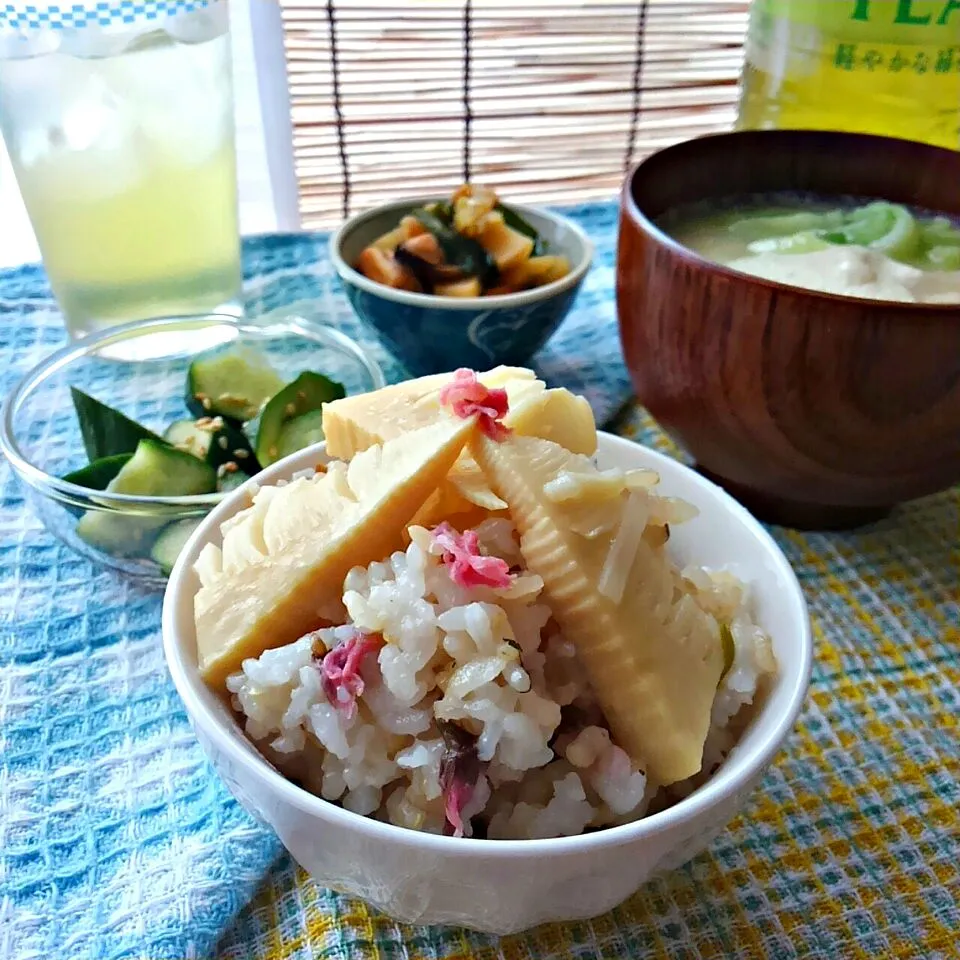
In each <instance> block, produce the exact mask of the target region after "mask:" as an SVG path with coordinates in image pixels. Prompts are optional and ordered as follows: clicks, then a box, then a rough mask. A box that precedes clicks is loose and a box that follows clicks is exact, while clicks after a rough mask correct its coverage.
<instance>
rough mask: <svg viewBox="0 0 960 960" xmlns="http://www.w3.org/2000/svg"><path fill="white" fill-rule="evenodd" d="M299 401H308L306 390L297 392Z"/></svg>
mask: <svg viewBox="0 0 960 960" xmlns="http://www.w3.org/2000/svg"><path fill="white" fill-rule="evenodd" d="M297 399H298V400H306V399H307V394H306V391H305V390H298V391H297Z"/></svg>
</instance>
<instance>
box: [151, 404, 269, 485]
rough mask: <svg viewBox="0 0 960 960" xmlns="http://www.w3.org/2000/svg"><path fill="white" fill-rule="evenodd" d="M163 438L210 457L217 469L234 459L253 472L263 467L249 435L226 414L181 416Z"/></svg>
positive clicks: (193, 452)
mask: <svg viewBox="0 0 960 960" xmlns="http://www.w3.org/2000/svg"><path fill="white" fill-rule="evenodd" d="M163 439H164V440H166V441H167V443H172V444H173V445H174V446H175V447H176V448H177V449H178V450H183V451H184V453H191V454H193V456H195V457H197V458H199V459H200V460H206V462H207V463H209V464H210V466H211V467H213V468H214V469H217V468H218V467H220V466H221V465H222V464H225V463H231V462H232V463H236V464H237V466H238V468H240V469H242V470H244V471H245V472H247V473H250V474H253V473H259V471H260V464H259V463H257V458H256V456H255V454H254V452H253V447H252V446H251V444H250V440H249V439H248V437H247V435H246V434H245V433H244V432H243V430H242V429H241V428H240V427H239V426H238V425H237V424H236V423H235V422H234V421H232V420H227V419H226V418H224V417H201V418H200V419H199V420H177V421H175V422H174V423H171V424H170V426H169V427H167V430H166V432H165V433H164V435H163Z"/></svg>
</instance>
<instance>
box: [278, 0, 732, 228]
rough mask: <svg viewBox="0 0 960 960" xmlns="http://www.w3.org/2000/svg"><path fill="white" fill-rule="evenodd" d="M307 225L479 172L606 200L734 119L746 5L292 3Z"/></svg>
mask: <svg viewBox="0 0 960 960" xmlns="http://www.w3.org/2000/svg"><path fill="white" fill-rule="evenodd" d="M279 3H280V6H281V12H282V18H283V24H284V42H285V48H286V55H287V70H288V78H289V86H290V97H291V109H292V116H293V127H294V156H295V162H296V171H297V179H298V184H299V194H300V206H301V214H302V219H303V225H304V226H305V227H322V226H329V225H330V224H332V223H334V222H336V221H338V220H339V219H340V218H341V217H343V216H345V215H346V214H348V213H352V212H355V211H356V210H359V209H363V208H365V207H368V206H371V205H373V204H376V203H379V202H382V201H384V200H387V199H390V198H398V197H403V196H417V195H427V194H431V193H445V192H448V191H450V190H452V189H453V187H455V186H456V185H457V184H458V183H460V182H462V181H463V180H466V179H473V180H475V181H477V182H484V183H490V184H491V185H493V186H495V187H497V188H499V189H500V190H502V192H503V194H504V195H505V196H510V197H514V198H516V199H520V200H529V201H531V202H551V203H552V202H575V201H578V200H584V199H588V198H595V197H609V196H611V195H612V194H613V193H614V192H615V191H616V190H617V189H618V187H619V185H620V182H621V180H622V177H623V172H624V169H625V168H626V167H627V166H629V165H630V163H632V162H633V161H635V160H637V159H639V158H640V157H642V156H643V155H645V154H647V153H648V152H650V151H651V150H654V149H657V148H659V147H661V146H665V145H667V144H669V143H672V142H675V141H677V140H682V139H686V138H688V137H692V136H697V135H700V134H704V133H708V132H712V131H716V130H721V129H725V128H727V127H728V126H729V125H730V123H731V122H732V120H733V115H734V106H735V101H736V85H737V78H738V74H739V70H740V65H741V60H742V48H743V39H744V34H745V31H746V16H747V7H748V6H749V4H748V2H747V0H699V2H696V0H645V2H639V3H616V2H612V0H459V2H452V0H394V2H393V3H388V2H387V0H379V2H378V0H279Z"/></svg>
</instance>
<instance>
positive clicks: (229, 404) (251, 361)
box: [187, 345, 283, 421]
mask: <svg viewBox="0 0 960 960" xmlns="http://www.w3.org/2000/svg"><path fill="white" fill-rule="evenodd" d="M282 387H283V380H282V379H281V377H280V375H279V374H278V373H277V371H276V370H274V369H273V367H271V366H270V364H269V362H268V361H267V359H266V358H265V357H264V356H263V355H262V354H259V353H257V351H256V350H254V349H253V348H251V347H249V346H244V345H231V346H229V347H225V348H224V349H222V350H217V351H215V352H214V353H210V354H206V355H204V356H201V357H198V358H197V359H196V360H194V361H193V363H191V364H190V369H189V370H188V371H187V407H188V408H189V409H190V412H191V413H194V414H196V415H197V416H198V417H202V416H216V415H217V414H219V415H220V416H222V417H230V418H231V419H233V420H241V421H245V420H252V419H253V418H254V417H255V416H256V415H257V414H258V413H259V412H260V409H261V408H262V407H263V405H264V404H265V403H266V402H267V400H269V399H270V398H271V397H272V396H273V395H274V394H275V393H276V392H277V391H278V390H280V389H282Z"/></svg>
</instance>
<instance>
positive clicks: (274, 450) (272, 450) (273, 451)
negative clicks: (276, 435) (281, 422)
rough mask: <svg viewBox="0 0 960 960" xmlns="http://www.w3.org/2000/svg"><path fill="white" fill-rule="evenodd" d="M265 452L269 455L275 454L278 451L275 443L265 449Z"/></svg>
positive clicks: (273, 455)
mask: <svg viewBox="0 0 960 960" xmlns="http://www.w3.org/2000/svg"><path fill="white" fill-rule="evenodd" d="M267 453H269V454H270V456H271V457H275V456H276V455H277V453H278V451H277V447H276V444H274V446H272V447H270V449H269V450H267Z"/></svg>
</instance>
